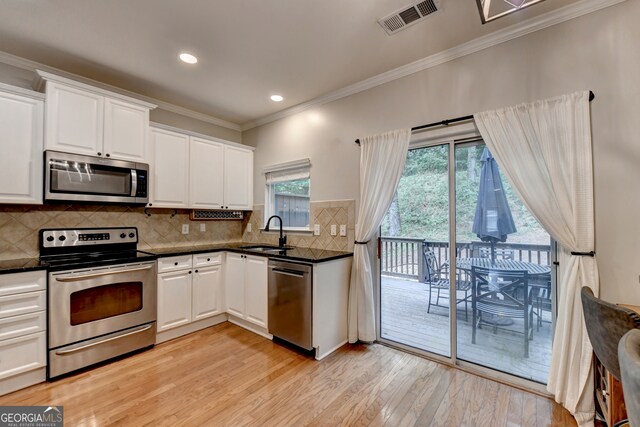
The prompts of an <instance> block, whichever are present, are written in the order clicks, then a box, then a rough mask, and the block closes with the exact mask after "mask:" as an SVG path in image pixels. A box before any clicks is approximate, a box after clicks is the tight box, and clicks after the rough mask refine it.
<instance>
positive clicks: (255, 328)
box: [228, 314, 273, 340]
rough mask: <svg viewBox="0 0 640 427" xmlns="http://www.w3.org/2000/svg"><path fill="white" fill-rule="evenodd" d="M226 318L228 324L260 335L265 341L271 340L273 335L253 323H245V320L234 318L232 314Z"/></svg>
mask: <svg viewBox="0 0 640 427" xmlns="http://www.w3.org/2000/svg"><path fill="white" fill-rule="evenodd" d="M228 316H229V322H231V323H233V324H234V325H238V326H240V327H241V328H244V329H248V330H250V331H251V332H253V333H256V334H258V335H262V336H263V337H265V338H266V339H269V340H272V339H273V335H271V334H270V333H269V332H267V330H266V328H263V327H261V326H258V325H256V324H255V323H251V322H247V321H246V320H244V319H240V318H239V317H236V316H234V315H233V314H229V315H228Z"/></svg>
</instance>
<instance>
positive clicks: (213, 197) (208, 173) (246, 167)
mask: <svg viewBox="0 0 640 427" xmlns="http://www.w3.org/2000/svg"><path fill="white" fill-rule="evenodd" d="M150 129H151V132H150V133H151V144H150V149H151V153H150V155H149V158H150V159H151V168H152V169H153V173H152V177H153V180H152V182H151V186H152V191H151V195H150V199H149V206H151V207H167V208H191V209H230V210H251V209H252V206H253V151H252V150H251V148H249V147H247V148H243V147H241V146H239V144H236V143H232V142H226V141H223V140H217V139H213V138H211V139H209V138H206V137H205V136H202V135H196V134H190V133H188V132H187V131H181V130H180V129H176V128H172V127H171V126H165V125H159V124H157V123H154V124H153V126H152V127H151V128H150ZM170 140H171V141H173V142H171V141H170ZM178 141H179V142H178ZM178 147H181V148H178ZM185 147H187V148H185ZM185 156H186V157H185ZM185 158H186V159H187V163H186V166H185V167H183V166H182V165H183V161H184V159H185ZM185 177H186V181H185ZM185 183H186V184H185ZM185 185H186V186H185Z"/></svg>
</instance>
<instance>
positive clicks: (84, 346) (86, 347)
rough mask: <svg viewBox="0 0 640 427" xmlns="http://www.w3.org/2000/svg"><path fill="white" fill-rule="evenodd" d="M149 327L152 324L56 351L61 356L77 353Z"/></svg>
mask: <svg viewBox="0 0 640 427" xmlns="http://www.w3.org/2000/svg"><path fill="white" fill-rule="evenodd" d="M149 329H151V325H145V326H142V327H141V328H140V329H136V330H135V331H131V332H127V333H126V334H122V335H118V336H117V337H111V338H107V339H104V340H102V341H98V342H92V343H91V344H87V345H83V346H80V347H76V348H70V349H69V350H59V351H56V354H57V355H59V356H64V355H65V354H71V353H76V352H78V351H81V350H86V349H88V348H91V347H95V346H97V345H100V344H104V343H106V342H109V341H113V340H118V339H120V338H124V337H128V336H130V335H135V334H139V333H140V332H144V331H147V330H149Z"/></svg>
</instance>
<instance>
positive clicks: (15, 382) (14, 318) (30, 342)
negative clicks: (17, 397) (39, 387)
mask: <svg viewBox="0 0 640 427" xmlns="http://www.w3.org/2000/svg"><path fill="white" fill-rule="evenodd" d="M46 283H47V280H46V273H45V272H44V271H30V272H24V273H13V274H3V275H0V295H3V296H2V297H0V395H2V394H6V393H10V392H12V391H15V390H18V389H21V388H24V387H28V386H30V385H33V384H37V383H39V382H42V381H44V380H45V377H46V366H47V351H46V350H47V349H46V346H47V331H46V311H45V310H46V307H47V303H46V294H47V288H46Z"/></svg>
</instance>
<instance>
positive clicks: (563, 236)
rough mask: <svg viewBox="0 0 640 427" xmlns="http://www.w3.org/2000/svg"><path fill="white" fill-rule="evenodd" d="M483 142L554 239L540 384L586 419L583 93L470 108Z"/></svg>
mask: <svg viewBox="0 0 640 427" xmlns="http://www.w3.org/2000/svg"><path fill="white" fill-rule="evenodd" d="M474 118H475V121H476V125H477V126H478V129H479V130H480V134H481V135H482V137H483V139H484V141H485V143H486V144H487V146H488V147H489V150H491V153H492V154H493V156H494V157H495V158H496V160H497V161H498V164H499V165H500V168H501V169H502V171H503V173H504V174H505V175H506V177H507V178H508V180H509V181H510V182H511V184H512V186H513V188H514V189H515V191H516V192H517V193H518V194H519V196H520V198H521V199H522V200H523V202H524V203H525V204H526V205H527V207H528V208H529V210H530V211H531V212H532V213H533V215H534V216H535V217H536V218H537V219H538V221H539V222H540V223H541V224H542V225H543V226H544V228H545V229H546V230H547V231H548V232H549V234H550V235H551V236H552V237H553V238H554V239H555V240H556V241H557V242H558V244H559V246H560V250H559V254H558V258H559V262H560V265H559V267H558V298H557V300H558V319H557V323H556V330H555V336H554V341H553V352H552V359H551V369H550V372H549V381H548V385H547V390H548V391H549V392H550V393H552V394H553V395H554V396H555V399H556V401H557V402H559V403H561V404H563V405H564V406H565V407H566V408H567V409H568V410H569V411H570V412H571V413H572V414H573V415H574V417H575V418H576V421H577V422H578V424H579V425H593V417H594V411H595V409H594V402H593V372H592V370H591V358H592V348H591V344H590V342H589V339H588V337H587V331H586V328H585V324H584V317H583V314H582V303H581V300H580V289H581V287H582V286H588V287H590V288H591V289H593V292H594V293H595V294H596V295H598V293H599V283H598V269H597V265H596V260H595V257H592V256H580V255H571V252H581V253H584V252H592V251H594V214H593V166H592V165H593V163H592V149H591V125H590V113H589V92H579V93H574V94H570V95H564V96H559V97H556V98H552V99H548V100H544V101H537V102H533V103H528V104H521V105H517V106H515V107H510V108H504V109H500V110H496V111H487V112H483V113H479V114H476V115H474Z"/></svg>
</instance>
